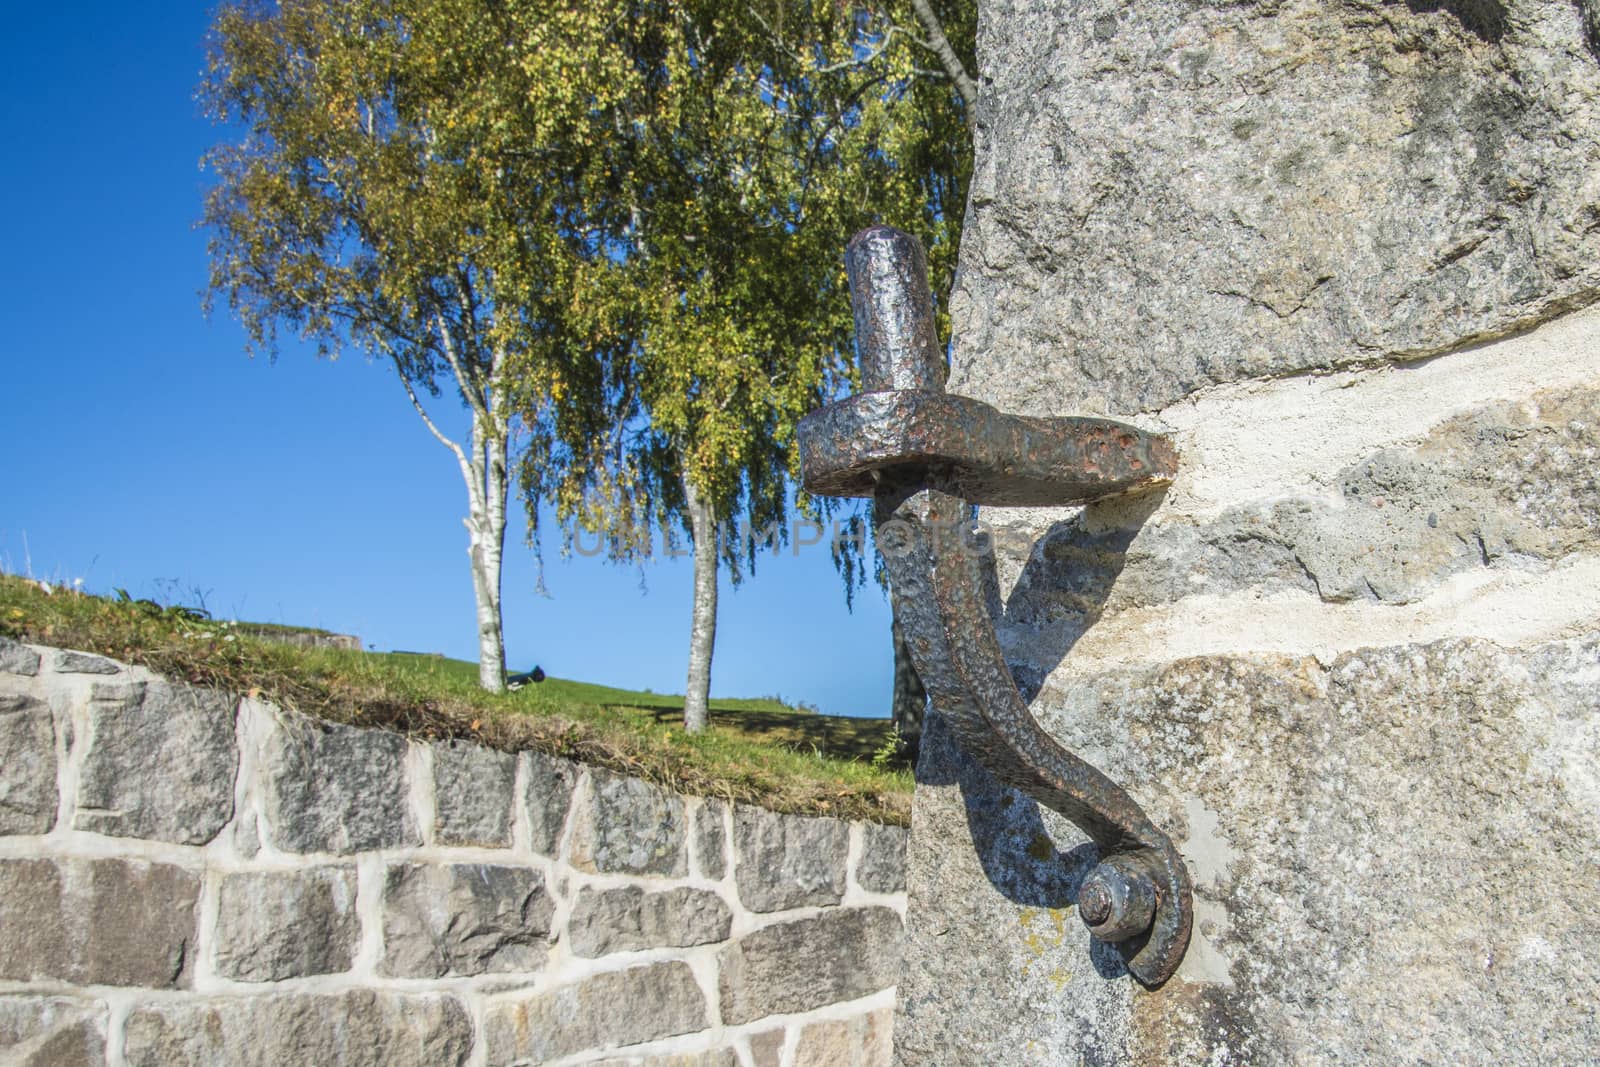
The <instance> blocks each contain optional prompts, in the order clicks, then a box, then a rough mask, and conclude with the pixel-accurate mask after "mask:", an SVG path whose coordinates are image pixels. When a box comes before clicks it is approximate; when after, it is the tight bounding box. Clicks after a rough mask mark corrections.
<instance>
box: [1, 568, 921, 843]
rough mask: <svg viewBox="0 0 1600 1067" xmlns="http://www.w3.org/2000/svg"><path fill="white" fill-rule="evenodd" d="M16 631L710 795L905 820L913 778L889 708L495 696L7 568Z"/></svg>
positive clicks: (458, 670) (415, 660) (560, 685)
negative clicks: (898, 754) (700, 724)
mask: <svg viewBox="0 0 1600 1067" xmlns="http://www.w3.org/2000/svg"><path fill="white" fill-rule="evenodd" d="M0 634H3V635H5V636H7V637H11V638H14V639H16V640H20V641H28V642H32V643H35V644H45V645H56V646H59V647H63V648H74V649H80V650H82V651H87V652H96V653H99V654H101V655H105V656H111V657H113V658H116V659H120V660H122V661H124V662H127V663H136V664H139V665H141V666H145V667H148V668H150V669H151V670H154V671H157V672H158V673H161V674H164V675H167V676H169V677H173V678H179V679H182V680H185V681H188V682H191V683H193V684H196V685H205V686H210V687H213V688H217V689H222V690H226V691H229V692H234V693H239V694H247V693H248V694H254V695H257V696H260V697H263V698H265V699H267V700H270V701H272V702H274V703H276V704H278V705H280V706H282V707H287V708H292V709H294V710H297V711H301V712H304V713H306V714H309V715H316V716H320V717H322V718H326V719H331V720H334V721H337V722H345V723H351V724H354V725H360V726H371V727H381V728H385V729H393V730H398V731H401V732H403V733H405V734H407V735H408V736H410V737H413V738H417V739H421V740H426V739H442V738H450V737H468V738H472V739H474V740H477V741H479V742H481V743H483V744H486V745H489V746H491V747H494V748H500V749H504V750H506V751H518V750H522V749H532V750H536V751H540V752H546V753H549V754H551V755H557V756H564V757H567V758H569V759H575V760H578V761H581V762H585V763H592V764H594V765H596V766H601V767H607V768H610V769H612V770H616V771H620V772H622V773H625V774H631V775H635V776H637V777H641V778H646V779H649V780H651V781H654V782H658V783H660V784H662V785H665V786H668V787H669V788H673V789H677V790H679V791H682V792H686V793H693V794H698V795H703V796H718V797H723V798H725V799H729V800H735V801H742V802H748V803H756V804H761V805H763V806H765V807H768V808H771V809H773V810H776V811H789V812H799V813H804V814H829V815H838V816H841V817H845V818H867V819H874V820H877V821H879V822H890V823H898V824H902V825H903V824H905V823H906V822H907V821H908V819H909V815H910V796H911V789H912V779H911V774H910V772H909V770H908V769H907V768H906V767H905V765H904V763H903V761H901V760H900V759H898V758H896V759H893V760H889V761H884V760H876V761H875V760H874V759H873V757H874V755H875V754H877V753H879V752H883V751H886V750H889V749H892V747H893V746H892V738H891V733H890V728H889V724H888V722H887V721H885V720H882V719H852V718H843V717H839V716H830V715H818V714H815V713H812V712H808V711H800V710H796V709H794V708H790V707H788V706H786V705H784V704H782V703H780V702H778V701H776V700H771V699H757V700H714V701H712V702H711V724H710V727H709V728H708V729H707V730H705V731H704V732H702V733H699V734H688V733H685V732H684V730H683V727H682V722H681V712H682V708H683V697H681V696H674V695H670V694H657V693H640V692H635V691H632V690H626V689H613V688H609V687H606V686H601V685H594V684H591V683H587V682H576V681H567V680H564V679H559V678H547V679H545V681H544V682H542V683H538V684H533V685H529V686H526V687H524V688H523V689H521V690H518V691H517V692H515V693H503V694H493V693H486V692H484V691H483V690H481V689H479V688H478V686H477V666H476V665H475V664H472V663H465V662H462V661H460V660H451V659H445V658H443V657H438V656H419V655H409V654H404V653H386V654H385V653H366V652H352V651H343V650H335V649H304V648H296V647H293V646H288V645H281V644H275V643H273V642H270V641H264V640H257V639H256V638H254V637H251V636H249V635H248V634H247V633H242V632H239V631H238V630H236V629H235V628H234V627H232V626H231V625H229V624H227V623H219V622H212V621H207V620H197V619H192V618H185V617H184V616H183V615H182V614H181V613H179V612H177V611H175V610H167V611H162V610H159V609H157V608H156V607H154V606H153V605H149V604H143V605H141V604H130V603H119V602H117V601H114V600H110V599H107V598H102V597H95V596H87V595H81V594H75V593H71V592H64V591H58V592H56V593H54V594H46V593H45V592H44V591H43V590H42V589H41V588H40V587H39V586H38V585H37V584H36V583H34V582H30V581H28V580H26V579H23V578H17V577H13V576H10V575H0Z"/></svg>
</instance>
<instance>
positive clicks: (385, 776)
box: [263, 716, 421, 853]
mask: <svg viewBox="0 0 1600 1067" xmlns="http://www.w3.org/2000/svg"><path fill="white" fill-rule="evenodd" d="M264 747H265V749H266V751H265V752H264V753H263V770H264V772H265V779H266V789H265V790H264V791H263V794H264V795H263V803H264V806H265V815H266V823H267V830H268V837H269V838H270V840H271V841H272V843H273V844H274V845H275V846H276V847H278V848H280V849H283V850H284V851H286V852H337V853H350V852H364V851H367V850H369V849H375V848H399V847H404V846H408V845H417V844H420V843H421V839H420V838H419V837H418V835H417V827H416V825H415V822H414V820H413V818H412V815H411V806H410V803H409V791H410V782H409V776H408V775H407V773H406V768H405V755H406V740H405V738H403V737H401V736H400V735H399V734H394V733H390V732H388V731H386V730H363V729H358V728H356V727H352V726H340V725H336V724H333V723H326V722H317V721H312V720H309V719H303V718H300V717H298V716H285V717H284V719H283V721H282V722H279V723H276V724H275V725H274V727H273V729H272V732H271V734H270V735H269V737H268V740H267V742H266V744H265V746H264Z"/></svg>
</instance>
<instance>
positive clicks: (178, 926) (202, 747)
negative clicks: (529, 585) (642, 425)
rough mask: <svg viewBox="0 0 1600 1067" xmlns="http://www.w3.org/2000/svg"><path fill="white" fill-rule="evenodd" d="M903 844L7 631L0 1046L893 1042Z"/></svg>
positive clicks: (440, 1059)
mask: <svg viewBox="0 0 1600 1067" xmlns="http://www.w3.org/2000/svg"><path fill="white" fill-rule="evenodd" d="M904 870H905V831H904V830H901V829H899V828H896V827H885V826H876V825H867V824H849V823H844V822H839V821H837V820H832V819H821V818H801V817H798V816H789V815H779V814H775V813H772V812H767V811H763V810H761V809H758V808H750V807H746V806H743V805H730V804H728V803H725V802H723V801H720V800H715V799H707V798H698V797H683V796H679V795H677V794H674V793H671V792H669V791H666V790H663V789H660V788H658V787H656V786H654V785H652V784H650V783H647V782H643V781H639V780H637V779H631V778H627V777H624V776H622V775H617V774H614V773H611V772H607V771H603V770H599V769H593V768H587V767H583V766H579V765H577V764H573V763H569V762H567V761H565V760H560V759H555V758H551V757H546V756H543V755H540V754H537V753H521V754H507V753H502V752H496V751H492V750H489V749H485V748H482V747H480V746H478V745H474V744H471V743H468V742H455V743H445V742H438V743H418V742H413V741H409V740H407V739H406V738H404V737H401V736H399V735H397V734H393V733H386V732H383V731H377V730H363V729H357V728H353V727H348V726H342V725H337V724H332V723H326V722H321V721H317V720H313V719H308V718H305V717H302V716H298V715H294V714H289V713H286V712H283V711H281V710H279V709H277V708H274V707H272V706H271V705H269V704H265V703H263V702H260V701H258V700H253V699H245V700H242V701H241V700H235V699H232V698H228V697H224V696H222V695H220V694H218V693H214V692H211V691H207V690H202V689H196V688H192V687H189V686H184V685H179V684H174V683H169V682H167V681H165V680H163V679H160V678H158V677H155V676H153V675H151V674H150V673H149V672H147V671H145V670H143V669H140V668H131V667H125V666H123V665H121V664H117V663H115V662H113V661H111V660H107V659H104V658H103V657H99V656H88V655H85V654H81V653H70V652H63V651H59V650H53V649H46V648H36V647H32V646H28V645H22V644H18V643H17V642H14V641H7V640H3V639H0V1062H5V1063H8V1064H10V1063H18V1064H26V1065H29V1067H43V1065H45V1064H50V1065H58V1064H105V1065H107V1067H134V1065H147V1064H148V1065H155V1064H160V1065H162V1067H171V1065H178V1064H199V1065H217V1067H222V1065H230V1067H231V1065H236V1064H261V1065H267V1064H281V1063H287V1062H319V1063H320V1062H327V1063H333V1062H338V1063H343V1064H350V1065H356V1064H371V1065H373V1067H378V1065H383V1067H393V1065H400V1067H405V1065H412V1064H415V1065H418V1067H422V1065H428V1067H436V1065H461V1067H491V1065H493V1067H505V1065H512V1064H535V1063H553V1064H560V1065H577V1064H611V1065H623V1064H629V1065H641V1064H651V1065H657V1067H663V1065H674V1067H707V1065H718V1067H723V1065H726V1067H734V1065H738V1067H807V1065H821V1064H835V1063H848V1064H852V1065H854V1064H864V1065H882V1064H887V1063H888V1060H889V1035H890V1028H891V1024H892V1014H893V1005H894V982H895V975H896V973H897V971H898V967H899V960H900V945H901V938H902V934H901V921H902V915H903V913H904V908H905V895H904Z"/></svg>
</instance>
